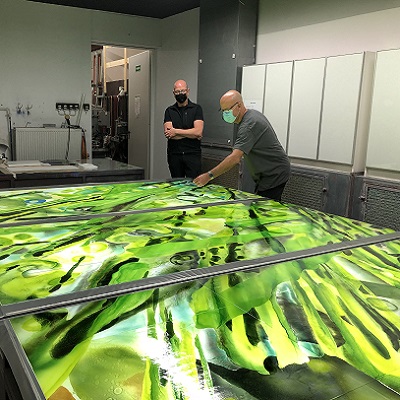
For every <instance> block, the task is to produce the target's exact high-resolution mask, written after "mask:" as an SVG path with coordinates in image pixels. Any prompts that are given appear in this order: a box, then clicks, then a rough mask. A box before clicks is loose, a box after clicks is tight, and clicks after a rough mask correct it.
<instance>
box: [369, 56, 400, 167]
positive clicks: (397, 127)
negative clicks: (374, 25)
mask: <svg viewBox="0 0 400 400" xmlns="http://www.w3.org/2000/svg"><path fill="white" fill-rule="evenodd" d="M372 168H374V169H380V170H387V171H394V172H399V171H400V50H388V51H381V52H378V53H377V58H376V69H375V80H374V88H373V96H372V108H371V122H370V132H369V139H368V152H367V170H368V169H372Z"/></svg>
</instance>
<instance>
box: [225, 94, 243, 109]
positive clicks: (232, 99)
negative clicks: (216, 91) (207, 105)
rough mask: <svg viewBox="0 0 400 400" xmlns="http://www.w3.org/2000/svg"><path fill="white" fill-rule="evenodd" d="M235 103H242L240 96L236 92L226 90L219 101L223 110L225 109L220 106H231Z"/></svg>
mask: <svg viewBox="0 0 400 400" xmlns="http://www.w3.org/2000/svg"><path fill="white" fill-rule="evenodd" d="M237 101H241V102H243V98H242V95H241V94H240V93H239V92H238V91H237V90H228V91H227V92H226V93H225V94H224V95H223V96H222V97H221V99H220V101H219V103H220V105H221V109H222V110H224V109H225V108H226V107H222V105H226V104H228V108H229V104H231V105H233V104H234V103H236V102H237Z"/></svg>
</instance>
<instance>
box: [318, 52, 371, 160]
mask: <svg viewBox="0 0 400 400" xmlns="http://www.w3.org/2000/svg"><path fill="white" fill-rule="evenodd" d="M363 58H364V57H363V54H350V55H346V56H340V57H329V58H328V59H327V64H326V74H325V88H324V96H323V106H322V118H321V134H320V145H319V154H318V159H319V160H323V161H331V162H337V163H344V164H348V165H351V164H352V161H353V150H354V143H355V135H356V129H357V115H358V106H359V99H360V90H361V87H360V85H361V74H362V69H363Z"/></svg>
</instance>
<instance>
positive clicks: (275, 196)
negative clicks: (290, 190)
mask: <svg viewBox="0 0 400 400" xmlns="http://www.w3.org/2000/svg"><path fill="white" fill-rule="evenodd" d="M286 183H287V182H285V183H282V184H281V185H279V186H275V187H274V188H271V189H267V190H257V189H256V194H258V195H259V196H262V197H267V198H268V199H272V200H276V201H281V199H282V193H283V190H284V189H285V185H286Z"/></svg>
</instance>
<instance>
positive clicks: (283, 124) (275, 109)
mask: <svg viewBox="0 0 400 400" xmlns="http://www.w3.org/2000/svg"><path fill="white" fill-rule="evenodd" d="M292 72H293V62H291V61H290V62H283V63H276V64H268V65H267V70H266V76H265V90H264V108H263V114H264V115H265V116H266V117H267V118H268V120H269V122H270V123H271V125H272V127H273V128H274V130H275V133H276V135H277V136H278V139H279V141H280V142H281V145H282V146H283V148H284V149H285V150H286V149H287V138H288V128H289V113H290V100H291V87H292Z"/></svg>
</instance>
